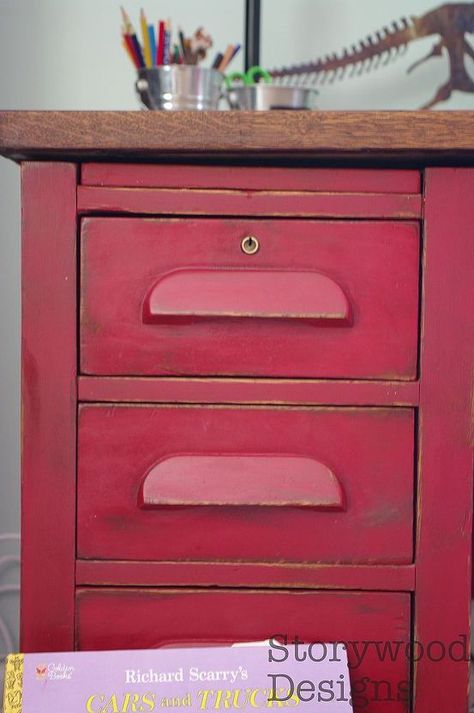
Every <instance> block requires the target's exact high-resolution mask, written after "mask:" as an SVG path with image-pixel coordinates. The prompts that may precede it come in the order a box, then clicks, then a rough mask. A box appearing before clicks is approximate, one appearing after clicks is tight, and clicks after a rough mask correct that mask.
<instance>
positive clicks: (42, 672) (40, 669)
mask: <svg viewBox="0 0 474 713" xmlns="http://www.w3.org/2000/svg"><path fill="white" fill-rule="evenodd" d="M47 675H48V667H47V666H46V665H45V664H40V666H36V678H37V679H38V681H44V680H45V678H46V677H47Z"/></svg>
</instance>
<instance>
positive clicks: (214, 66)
mask: <svg viewBox="0 0 474 713" xmlns="http://www.w3.org/2000/svg"><path fill="white" fill-rule="evenodd" d="M223 59H224V55H223V54H222V52H218V53H217V54H216V56H215V58H214V62H213V63H212V69H217V68H218V66H219V65H220V63H221V62H222V60H223Z"/></svg>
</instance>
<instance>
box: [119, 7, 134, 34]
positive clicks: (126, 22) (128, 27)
mask: <svg viewBox="0 0 474 713" xmlns="http://www.w3.org/2000/svg"><path fill="white" fill-rule="evenodd" d="M120 12H121V13H122V19H123V24H124V25H125V30H126V33H127V35H133V34H134V30H133V25H132V23H131V21H130V18H129V16H128V15H127V13H126V12H125V9H124V8H123V7H122V6H120Z"/></svg>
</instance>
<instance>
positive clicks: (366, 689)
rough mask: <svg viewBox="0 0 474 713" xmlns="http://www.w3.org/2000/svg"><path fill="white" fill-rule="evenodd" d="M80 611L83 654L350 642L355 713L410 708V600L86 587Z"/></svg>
mask: <svg viewBox="0 0 474 713" xmlns="http://www.w3.org/2000/svg"><path fill="white" fill-rule="evenodd" d="M76 607H77V609H76V614H77V616H76V646H77V648H78V649H81V650H98V649H99V650H100V649H103V650H111V649H133V648H143V649H148V648H156V647H159V646H162V645H166V644H178V645H186V644H187V645H189V644H195V643H202V642H206V643H218V642H225V643H229V642H235V641H252V640H254V641H259V640H265V639H269V638H271V637H274V636H277V635H278V636H287V641H288V642H289V643H291V641H292V640H294V638H295V636H298V637H299V640H300V641H304V642H306V643H309V642H311V641H322V642H347V648H348V656H349V664H350V667H351V683H352V687H353V691H354V709H355V711H356V713H360V712H362V711H365V712H366V713H402V711H407V710H408V704H407V699H408V697H409V694H408V687H409V681H410V667H409V662H408V660H407V655H406V654H407V651H406V649H407V644H408V642H409V640H410V596H409V595H408V594H404V593H382V594H380V593H373V592H363V593H358V592H306V591H302V592H287V591H271V592H270V591H260V592H256V591H248V590H247V591H238V590H220V591H218V592H216V591H214V592H212V591H206V590H194V591H193V590H185V589H181V590H169V589H168V590H167V589H163V590H136V589H135V590H134V589H129V590H127V589H123V590H112V589H110V590H100V589H94V590H92V589H90V590H87V589H84V590H79V592H78V595H77V604H76ZM111 622H113V624H112V623H111ZM328 652H329V650H328ZM389 652H390V653H389ZM328 655H332V654H331V653H328ZM283 666H284V664H282V672H284V668H283ZM316 673H317V669H315V675H316ZM216 685H218V684H215V686H216ZM335 690H338V689H337V688H335Z"/></svg>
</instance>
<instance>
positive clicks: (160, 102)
mask: <svg viewBox="0 0 474 713" xmlns="http://www.w3.org/2000/svg"><path fill="white" fill-rule="evenodd" d="M223 81H224V75H223V74H221V72H218V71H217V70H215V69H208V68H205V67H198V66H190V65H176V64H174V65H166V66H163V67H154V68H152V69H139V70H138V79H137V81H136V82H135V88H136V91H137V94H138V96H139V99H140V100H141V102H142V104H143V105H144V106H145V107H146V108H147V109H161V110H164V111H175V110H191V111H193V110H198V111H199V110H215V109H217V108H218V105H219V100H220V99H221V98H222V96H223V92H222V89H223V87H222V85H223Z"/></svg>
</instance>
